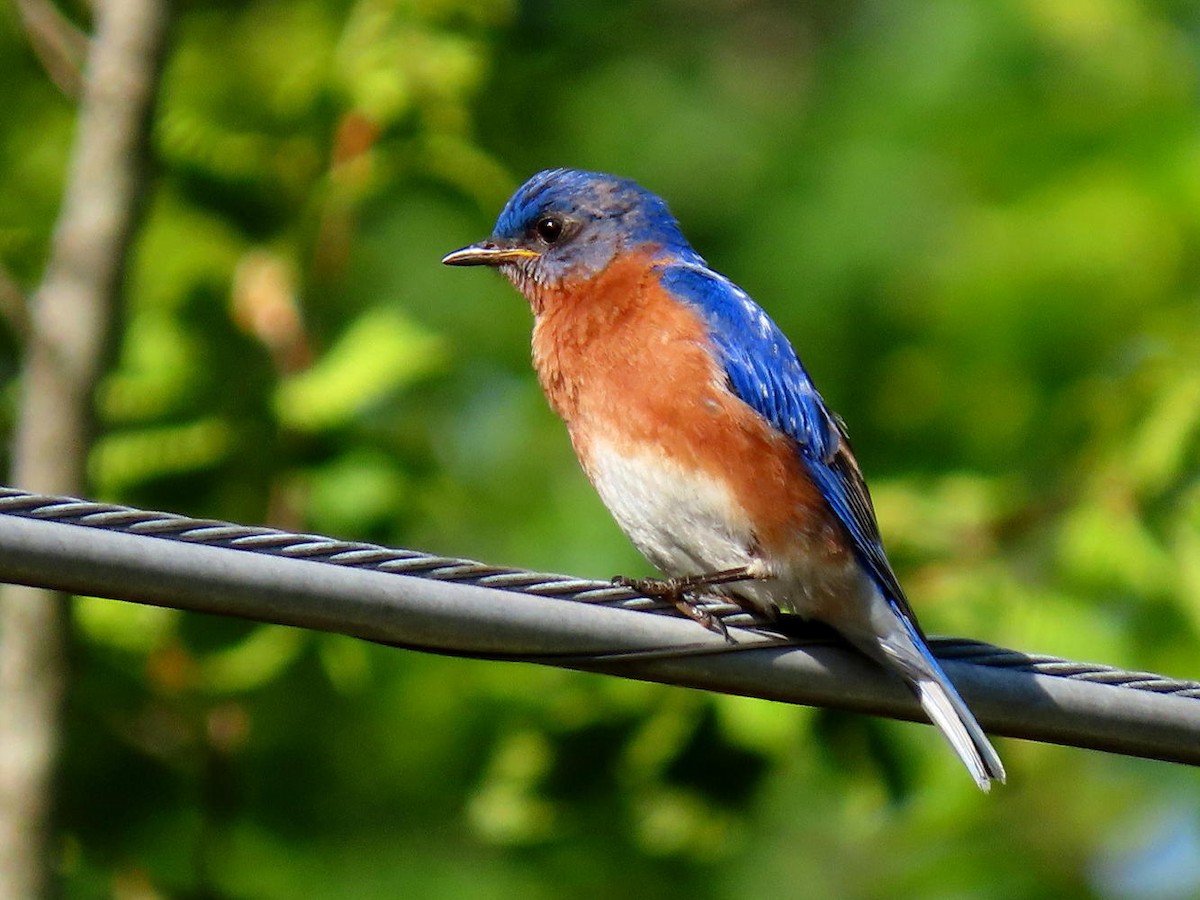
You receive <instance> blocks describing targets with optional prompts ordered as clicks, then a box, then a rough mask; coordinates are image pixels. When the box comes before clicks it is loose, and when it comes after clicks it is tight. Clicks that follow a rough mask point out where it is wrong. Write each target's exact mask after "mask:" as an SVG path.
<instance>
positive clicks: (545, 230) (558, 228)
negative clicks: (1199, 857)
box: [533, 216, 563, 244]
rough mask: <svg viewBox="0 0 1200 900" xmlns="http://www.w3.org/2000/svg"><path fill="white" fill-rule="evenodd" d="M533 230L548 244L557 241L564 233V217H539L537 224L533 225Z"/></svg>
mask: <svg viewBox="0 0 1200 900" xmlns="http://www.w3.org/2000/svg"><path fill="white" fill-rule="evenodd" d="M533 230H534V231H536V232H537V236H538V237H540V238H541V239H542V240H543V241H545V242H546V243H547V244H553V243H555V242H556V241H557V240H558V239H559V238H560V237H562V233H563V223H562V219H557V218H555V217H554V216H545V217H544V218H541V219H538V221H537V224H536V225H534V226H533Z"/></svg>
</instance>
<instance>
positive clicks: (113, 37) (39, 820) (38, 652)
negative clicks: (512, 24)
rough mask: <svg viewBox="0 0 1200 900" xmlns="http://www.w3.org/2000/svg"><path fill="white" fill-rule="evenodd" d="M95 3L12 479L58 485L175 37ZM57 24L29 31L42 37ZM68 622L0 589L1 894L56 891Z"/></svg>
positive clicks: (40, 596) (76, 441) (64, 486)
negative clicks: (56, 802)
mask: <svg viewBox="0 0 1200 900" xmlns="http://www.w3.org/2000/svg"><path fill="white" fill-rule="evenodd" d="M44 5H45V4H37V3H29V2H26V3H23V4H22V6H21V9H22V14H23V16H24V17H25V18H26V24H27V27H29V25H28V12H29V11H30V10H31V9H33V10H35V11H36V10H37V9H38V8H39V7H40V6H44ZM50 10H51V11H52V12H54V13H57V11H56V10H53V7H50ZM41 12H42V13H45V12H46V11H45V9H42V10H41ZM96 12H97V20H96V37H95V39H94V41H93V43H92V47H91V54H90V56H89V58H88V64H87V71H86V73H85V75H84V80H83V85H82V90H83V97H82V104H81V109H80V117H79V124H78V131H77V134H76V137H75V146H74V150H73V153H72V158H71V166H70V171H69V173H68V178H67V186H66V192H65V195H64V198H63V205H62V209H61V211H60V213H59V220H58V225H57V227H56V230H55V234H54V238H53V241H52V245H51V251H50V259H49V262H48V263H47V266H46V272H45V275H44V277H43V281H42V284H41V287H40V288H39V289H38V291H37V293H36V294H35V296H34V298H33V303H32V305H31V309H30V310H29V338H28V344H27V347H26V355H25V361H24V369H23V373H22V386H21V387H22V395H21V409H20V413H19V419H18V422H17V426H16V437H15V441H14V452H13V471H12V473H11V474H12V479H13V480H14V481H16V482H18V483H20V484H26V485H37V486H38V487H39V488H40V489H43V490H48V491H65V492H78V491H79V490H80V489H81V487H82V485H83V480H84V471H85V464H86V458H87V448H88V443H89V435H90V431H91V398H92V392H93V389H94V387H95V384H96V381H97V379H98V378H99V375H100V372H101V368H102V366H103V361H104V358H105V354H106V350H107V346H108V344H109V331H110V328H111V324H112V321H113V309H114V307H115V304H116V297H117V293H118V289H119V284H120V280H121V273H122V272H123V270H124V265H125V259H126V253H127V249H128V246H129V240H130V235H131V234H132V231H133V227H134V222H135V219H136V212H137V209H138V206H139V204H138V199H139V195H140V188H141V184H142V181H143V169H144V166H143V165H142V162H143V150H144V147H145V143H146V136H147V132H148V123H149V118H150V111H151V108H152V105H153V96H154V92H155V87H156V84H157V79H158V70H159V63H160V58H161V54H162V48H163V44H164V40H165V29H166V19H167V13H166V5H165V3H164V2H163V0H104V2H100V3H97V9H96ZM52 32H53V29H51V31H50V32H47V31H44V30H43V31H42V32H36V33H33V37H32V40H33V41H34V43H35V46H36V45H37V41H38V37H37V35H38V34H41V35H43V36H45V35H46V34H50V33H52ZM66 43H67V44H68V45H69V44H70V39H69V38H67V39H66ZM38 52H39V54H41V52H42V51H41V50H40V49H39V51H38ZM43 59H45V57H44V56H43ZM48 68H51V69H52V67H50V66H48ZM52 71H53V69H52ZM65 619H66V607H65V598H64V597H63V596H61V595H56V594H52V593H48V592H45V591H41V590H34V589H30V588H19V587H12V588H8V589H6V590H5V591H4V592H3V594H2V595H0V746H2V747H4V753H3V754H0V900H17V898H22V900H24V898H37V897H43V896H46V895H47V893H49V880H50V879H49V872H50V871H51V865H50V857H51V853H50V850H49V848H50V842H49V835H50V828H49V813H50V808H51V802H50V797H51V785H52V773H53V770H54V763H55V759H56V757H57V751H58V743H59V725H60V707H61V701H62V695H63V691H64V688H65V681H66V677H65V660H64V643H65V635H66V628H65Z"/></svg>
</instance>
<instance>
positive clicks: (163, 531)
mask: <svg viewBox="0 0 1200 900" xmlns="http://www.w3.org/2000/svg"><path fill="white" fill-rule="evenodd" d="M0 513H3V514H7V515H17V516H26V517H28V518H32V519H39V520H42V521H55V522H63V523H67V524H73V525H82V526H85V527H88V528H103V529H107V530H110V531H123V532H127V533H129V534H141V535H150V536H153V537H158V538H165V539H168V540H176V541H185V542H188V543H193V544H207V545H210V546H215V547H227V548H230V549H234V550H246V551H251V552H254V553H265V554H271V555H274V556H282V557H287V558H294V559H307V560H311V561H314V562H321V563H326V564H329V565H337V566H348V567H353V568H370V569H375V570H378V571H380V572H392V573H396V574H403V575H411V576H415V577H418V578H428V579H432V580H435V581H450V582H460V583H463V584H472V585H477V586H479V587H487V588H493V589H496V590H503V591H514V592H517V593H526V594H533V595H536V596H539V597H554V598H557V599H559V600H568V601H572V602H576V603H599V604H605V605H612V606H617V607H620V608H623V609H632V610H652V611H656V612H662V613H667V614H672V615H679V614H678V613H677V612H676V611H675V609H674V607H673V606H672V605H671V604H669V603H665V602H663V601H661V600H658V599H654V598H650V597H644V596H642V595H641V594H638V593H637V592H636V591H634V590H632V589H631V588H628V587H623V586H618V585H614V584H613V583H611V582H607V581H595V580H589V579H585V578H575V577H572V576H569V575H558V574H552V573H546V572H533V571H529V570H526V569H517V568H509V567H504V566H493V565H488V564H487V563H481V562H476V561H475V560H470V559H461V558H458V557H448V556H438V555H436V554H432V553H424V552H422V551H419V550H404V549H394V548H388V547H383V546H380V545H377V544H370V543H364V542H361V541H343V540H338V539H336V538H329V537H324V536H322V535H315V534H299V533H293V532H287V531H281V530H279V529H275V528H267V527H264V526H251V525H235V524H232V523H229V522H221V521H217V520H213V519H194V518H189V517H187V516H182V515H177V514H174V513H165V512H152V511H149V510H142V509H134V508H132V507H128V506H118V505H115V504H109V503H97V502H93V501H89V500H78V499H75V498H68V497H53V496H45V495H40V494H32V493H28V492H25V491H20V490H17V489H15V488H10V487H0ZM700 603H701V605H703V607H704V608H705V610H706V611H707V612H708V613H710V614H711V615H713V616H715V617H717V618H719V619H721V621H723V622H724V623H725V624H726V625H727V626H729V627H743V628H752V629H755V630H757V631H759V632H760V633H763V634H768V635H775V634H776V632H774V631H773V630H772V628H771V623H770V622H769V621H767V620H766V619H763V618H761V617H759V616H757V615H755V614H753V613H750V612H748V611H746V610H744V609H743V608H741V607H740V606H738V605H737V604H735V603H732V602H730V601H728V600H724V599H722V598H719V597H711V598H702V599H701V600H700ZM930 643H931V646H932V647H933V649H934V651H935V653H936V655H937V656H938V657H939V658H941V659H948V660H958V661H961V662H971V663H974V664H975V665H979V666H991V667H995V668H1005V669H1015V670H1019V671H1023V672H1032V673H1035V674H1040V675H1052V676H1055V677H1058V678H1074V679H1079V680H1081V681H1091V682H1096V683H1098V684H1108V685H1113V686H1119V687H1125V688H1130V689H1132V690H1139V691H1151V692H1153V693H1159V694H1173V695H1176V696H1182V697H1193V698H1197V699H1200V682H1197V681H1184V680H1179V679H1172V678H1166V677H1164V676H1162V675H1156V674H1154V673H1150V672H1132V671H1126V670H1124V669H1119V668H1116V667H1114V666H1107V665H1101V664H1099V663H1086V662H1076V661H1073V660H1068V659H1062V658H1059V657H1056V656H1048V655H1044V654H1029V653H1021V652H1018V651H1016V650H1009V649H1006V648H1004V647H997V646H995V645H993V644H988V643H985V642H983V641H975V640H968V639H965V638H944V637H942V638H939V637H932V638H931V639H930ZM730 649H731V650H734V649H736V645H734V646H733V647H731V648H730Z"/></svg>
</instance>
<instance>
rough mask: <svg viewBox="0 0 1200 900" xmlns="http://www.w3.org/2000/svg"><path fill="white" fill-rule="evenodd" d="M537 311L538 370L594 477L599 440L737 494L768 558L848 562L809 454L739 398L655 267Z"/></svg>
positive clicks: (692, 316)
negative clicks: (811, 473) (593, 448)
mask: <svg viewBox="0 0 1200 900" xmlns="http://www.w3.org/2000/svg"><path fill="white" fill-rule="evenodd" d="M535 311H536V313H537V321H536V324H535V327H534V336H533V358H534V366H535V368H536V370H537V373H538V378H539V379H540V381H541V384H542V387H543V389H544V390H545V392H546V397H547V398H548V400H549V401H550V404H551V406H552V407H553V408H554V409H555V411H556V412H557V413H558V414H559V415H560V416H561V417H562V418H563V420H564V421H565V422H566V424H567V427H568V430H569V431H570V435H571V441H572V443H573V445H574V447H575V451H576V453H577V455H578V456H579V459H580V462H581V463H582V465H583V467H584V469H585V470H588V472H589V476H590V475H591V471H590V466H589V460H590V445H591V443H592V442H593V440H595V439H597V438H602V439H603V440H605V441H606V442H608V443H609V444H610V445H615V446H618V447H623V448H625V449H627V450H628V452H629V453H630V454H635V453H646V452H650V453H655V454H661V455H662V457H663V458H664V459H666V460H670V461H672V462H673V463H674V464H675V465H677V466H678V467H680V468H681V469H683V470H684V471H697V472H701V473H704V474H706V475H709V476H711V477H714V478H717V479H720V480H721V481H722V482H723V483H725V484H726V485H727V486H728V489H729V491H730V494H731V495H732V497H733V498H735V501H736V503H737V504H738V505H739V506H740V508H741V512H742V514H743V515H744V516H745V518H746V520H747V521H748V522H750V523H751V524H752V527H753V531H754V536H755V540H756V544H757V546H756V547H755V548H753V549H754V550H755V552H756V554H758V553H761V554H763V555H765V556H766V557H768V558H779V557H781V556H783V557H786V556H787V555H789V554H792V553H796V552H798V551H799V552H803V553H805V554H806V555H811V554H812V553H814V552H815V553H816V554H817V555H818V556H821V557H823V558H826V559H831V560H832V559H838V560H841V559H843V558H844V557H845V555H846V552H847V551H846V550H845V542H844V540H843V539H842V538H843V536H842V533H841V530H840V527H839V526H838V525H837V523H836V520H835V518H834V517H833V514H832V512H831V511H830V510H829V508H828V506H827V505H826V503H825V501H824V500H823V499H822V497H821V495H820V493H819V491H817V489H816V487H815V486H814V485H813V483H812V481H811V479H810V478H809V477H808V474H807V471H806V469H805V466H804V463H803V461H802V460H801V458H800V455H799V451H798V449H797V447H796V446H795V444H794V443H793V441H792V440H791V439H790V438H788V437H787V436H786V435H783V434H781V433H779V432H777V431H775V430H774V429H773V428H772V427H771V426H770V425H769V424H768V423H767V422H766V421H765V420H764V419H763V418H762V417H761V416H759V415H758V414H757V413H756V412H755V411H754V410H753V409H752V408H751V407H750V406H748V405H747V404H746V403H744V402H743V401H742V400H740V399H739V398H738V397H737V396H735V395H734V394H733V393H732V392H731V391H730V390H729V388H728V386H727V380H726V377H725V374H724V372H723V371H722V369H721V367H720V365H719V364H718V363H717V361H716V360H714V358H713V357H712V356H711V354H710V353H709V350H708V348H709V343H710V342H709V339H708V335H707V331H706V328H705V325H704V323H703V321H702V319H701V318H700V315H699V313H697V312H696V311H695V310H694V309H692V308H691V307H689V306H688V305H687V304H685V303H682V302H680V301H678V300H675V299H673V298H672V297H671V296H670V295H669V294H668V293H667V292H666V291H665V290H664V289H663V288H662V286H661V284H660V283H659V280H658V275H657V273H656V272H655V271H654V270H653V268H652V267H651V264H650V261H649V260H648V259H647V258H645V257H635V258H626V259H622V260H621V261H619V262H615V263H613V264H612V265H610V266H609V268H608V269H607V270H606V271H605V272H604V273H603V274H602V275H600V276H598V277H596V278H593V279H592V280H591V281H589V282H588V283H586V284H585V285H578V286H573V287H565V288H562V289H560V290H555V291H546V290H543V291H542V292H541V293H540V296H539V297H538V302H537V303H536V304H535Z"/></svg>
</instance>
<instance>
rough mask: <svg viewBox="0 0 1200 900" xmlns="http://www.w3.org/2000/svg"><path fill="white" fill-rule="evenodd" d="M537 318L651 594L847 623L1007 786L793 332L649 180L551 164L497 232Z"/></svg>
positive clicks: (497, 260)
mask: <svg viewBox="0 0 1200 900" xmlns="http://www.w3.org/2000/svg"><path fill="white" fill-rule="evenodd" d="M442 262H444V263H445V264H446V265H451V266H478V265H483V266H492V267H494V268H497V269H499V270H500V272H501V273H503V274H504V275H505V276H506V277H507V278H508V279H509V281H511V282H512V283H513V284H514V285H515V286H516V288H517V289H518V290H519V291H520V292H521V293H522V294H524V295H525V297H526V298H527V299H528V301H529V303H530V305H531V306H532V308H533V314H534V319H535V322H534V328H533V362H534V366H535V368H536V369H537V375H538V379H539V380H540V382H541V385H542V388H543V390H544V391H545V393H546V397H547V399H548V400H549V402H550V405H551V406H552V407H553V408H554V410H555V412H557V413H558V414H559V416H561V417H562V419H563V421H564V422H566V425H567V429H568V431H569V432H570V436H571V443H572V445H573V446H574V448H575V452H576V454H577V455H578V457H579V461H580V463H581V464H582V466H583V469H584V471H585V472H586V473H587V476H588V478H589V479H590V480H591V482H592V484H593V485H594V486H595V488H596V490H597V491H598V492H599V494H600V497H601V499H602V500H603V501H604V504H605V505H606V506H607V507H608V509H609V510H610V511H611V513H612V514H613V516H614V518H615V519H616V520H617V523H618V524H619V525H620V526H621V528H622V530H623V531H624V532H625V534H626V535H628V536H629V538H630V540H631V541H632V542H633V543H634V544H635V545H636V546H637V548H638V549H639V550H640V551H641V552H642V553H643V554H644V555H645V556H646V557H647V558H648V559H649V560H650V561H651V562H652V563H653V564H654V565H655V566H657V567H658V568H659V569H660V570H662V571H663V572H664V573H666V574H667V575H668V576H669V578H668V579H667V580H665V581H661V582H653V581H647V582H645V583H639V584H641V586H644V587H647V588H649V589H650V590H652V591H653V590H657V591H658V592H659V593H661V594H663V595H664V596H672V599H674V600H676V602H677V605H680V607H681V608H682V609H684V611H685V612H688V613H689V615H691V616H692V617H693V618H696V619H698V620H699V621H701V622H702V623H704V624H706V625H708V626H709V627H714V626H717V625H718V623H715V622H714V621H713V620H711V619H709V617H708V616H707V615H706V614H704V613H703V612H701V611H699V609H698V608H697V607H695V606H694V605H693V604H691V603H689V602H686V601H685V602H682V603H680V602H679V601H680V599H681V598H682V597H683V594H684V592H685V591H687V592H690V591H694V590H696V589H697V588H705V587H707V588H711V589H712V590H714V591H719V592H721V593H723V594H725V595H727V596H729V597H731V598H733V599H734V600H735V601H736V602H738V603H740V604H741V605H743V606H746V607H748V608H750V609H753V610H755V611H757V612H759V613H761V614H764V615H766V616H768V617H771V618H778V617H779V615H780V614H781V613H783V614H794V615H799V616H801V617H803V618H805V619H812V620H817V621H820V622H823V623H825V624H827V625H830V626H832V627H833V628H834V629H836V630H837V631H838V632H839V633H840V634H842V635H843V636H844V637H845V638H846V639H848V640H849V641H850V642H851V643H852V644H853V645H855V646H856V647H858V648H859V649H860V650H861V651H863V652H864V653H866V654H867V655H868V656H870V657H871V658H873V659H875V660H877V661H878V662H879V663H882V664H883V665H884V666H885V667H886V668H888V669H890V670H891V671H893V672H895V673H897V674H898V675H899V676H900V677H901V678H903V679H904V681H905V683H906V684H907V685H908V686H909V687H910V688H911V689H912V691H913V693H914V694H916V696H917V698H918V699H919V700H920V702H921V706H922V707H923V708H924V710H925V712H926V714H927V715H928V716H929V718H930V719H931V720H932V721H933V723H934V724H935V725H937V727H938V728H939V729H940V730H941V732H942V734H943V735H945V737H946V739H947V740H948V741H949V742H950V745H951V746H952V747H953V748H954V750H955V752H956V753H957V754H958V756H959V758H960V759H961V760H962V761H963V763H964V764H965V765H966V767H967V769H968V770H969V771H970V773H971V775H972V776H973V777H974V779H975V781H976V783H977V784H978V785H979V787H980V788H982V789H983V790H985V791H986V790H988V788H989V787H990V786H991V782H992V781H993V780H997V781H1003V780H1004V766H1003V765H1002V764H1001V762H1000V759H999V757H998V756H997V755H996V751H995V750H994V749H993V748H992V745H991V744H990V743H989V742H988V739H987V737H986V736H985V735H984V733H983V730H982V729H981V728H980V727H979V724H978V723H977V722H976V721H975V717H974V716H973V715H972V714H971V711H970V710H969V709H968V708H967V705H966V703H964V702H963V700H962V698H961V697H960V696H959V694H958V692H957V691H956V690H955V689H954V686H953V685H952V684H951V683H950V680H949V679H948V678H947V677H946V674H945V672H943V671H942V668H941V666H940V665H938V662H937V660H936V659H934V657H933V654H932V653H931V652H930V650H929V647H928V646H927V645H926V642H925V637H924V634H923V633H922V631H921V627H920V626H919V625H918V624H917V620H916V616H915V615H914V613H913V611H912V608H911V607H910V606H909V603H908V600H907V598H906V597H905V596H904V590H903V589H902V588H901V587H900V583H899V581H898V580H897V579H896V574H895V572H893V571H892V566H891V564H890V563H889V562H888V559H887V556H886V554H885V553H884V549H883V544H882V542H881V540H880V537H879V527H878V525H877V524H876V522H875V511H874V509H873V507H872V505H871V497H870V494H869V493H868V492H867V486H866V484H865V482H864V481H863V477H862V472H861V471H860V470H859V467H858V463H857V462H856V461H855V458H854V454H853V453H852V452H851V449H850V443H849V441H848V439H847V437H846V431H845V427H844V426H843V424H842V421H841V419H839V418H838V417H837V416H836V415H835V414H833V413H832V412H831V411H830V410H829V409H828V407H826V405H825V403H824V401H823V400H822V399H821V395H820V394H818V393H817V389H816V388H815V387H814V386H813V383H812V381H811V379H810V378H809V376H808V373H807V372H806V371H805V369H804V366H803V365H802V364H801V362H800V360H799V359H798V358H797V356H796V352H795V351H794V350H793V349H792V346H791V344H789V343H788V340H787V338H785V337H784V336H783V333H782V332H780V330H779V328H778V327H777V326H776V325H775V323H774V322H772V321H771V319H770V318H769V317H768V316H767V314H766V313H765V312H763V310H762V309H761V308H760V307H759V306H758V305H757V304H756V303H755V302H754V301H753V300H751V299H750V297H749V296H748V295H747V294H746V292H745V291H743V290H742V289H741V288H739V287H737V285H735V284H734V283H733V282H731V281H730V280H729V279H727V278H725V277H724V276H723V275H720V274H718V273H717V272H714V271H713V270H712V269H710V268H709V267H708V265H707V264H706V263H705V261H704V260H703V259H702V258H701V257H700V255H699V254H698V253H696V251H695V250H693V249H692V248H691V246H690V245H689V244H688V242H687V240H686V239H685V238H684V236H683V233H682V232H681V231H680V229H679V224H678V223H677V222H676V221H675V219H674V217H673V216H672V215H671V213H670V211H669V210H668V209H667V205H666V204H665V203H664V202H663V201H662V200H661V199H660V198H659V197H657V196H655V195H654V194H651V193H650V192H649V191H647V190H645V189H644V188H642V187H640V186H639V185H637V184H635V183H634V182H632V181H629V180H627V179H623V178H616V177H613V176H611V175H602V174H598V173H594V172H582V171H577V170H573V169H552V170H548V171H544V172H539V173H538V174H537V175H534V176H533V177H532V178H530V179H529V181H527V182H526V183H525V184H523V185H522V186H521V187H520V188H519V189H518V190H517V192H516V193H515V194H514V195H513V196H512V198H511V199H510V200H509V201H508V203H507V204H506V205H505V207H504V209H503V211H502V212H501V213H500V218H499V219H498V220H497V222H496V227H495V229H494V230H493V232H492V235H491V237H489V238H487V239H486V240H484V241H481V242H480V243H478V244H474V245H472V246H470V247H464V248H463V249H461V250H456V251H454V252H453V253H451V254H449V255H448V256H446V257H445V259H443V260H442Z"/></svg>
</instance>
